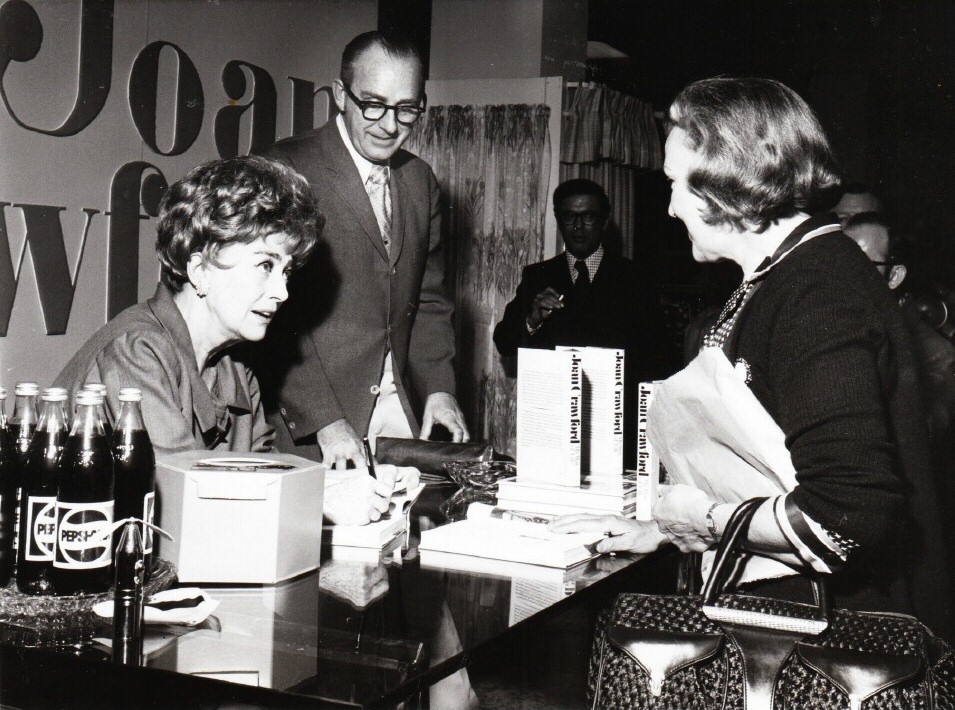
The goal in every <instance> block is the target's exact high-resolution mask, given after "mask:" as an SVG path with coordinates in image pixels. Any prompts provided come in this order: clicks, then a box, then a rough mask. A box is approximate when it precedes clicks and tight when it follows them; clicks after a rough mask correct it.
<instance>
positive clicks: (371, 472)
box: [361, 436, 378, 478]
mask: <svg viewBox="0 0 955 710" xmlns="http://www.w3.org/2000/svg"><path fill="white" fill-rule="evenodd" d="M361 443H362V444H363V445H364V447H365V463H366V464H367V465H368V475H369V476H371V477H372V478H378V476H377V475H376V474H375V462H374V459H372V456H371V444H369V443H368V437H367V436H366V437H364V438H363V439H362V440H361Z"/></svg>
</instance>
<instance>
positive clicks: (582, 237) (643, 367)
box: [494, 179, 666, 465]
mask: <svg viewBox="0 0 955 710" xmlns="http://www.w3.org/2000/svg"><path fill="white" fill-rule="evenodd" d="M554 213H555V214H556V216H557V226H558V229H560V234H561V236H562V237H563V240H564V248H565V251H564V253H563V254H558V255H557V256H555V257H554V258H553V259H548V260H547V261H542V262H540V263H537V264H531V265H529V266H526V267H525V268H524V272H523V274H522V275H521V283H520V285H518V287H517V294H516V295H515V296H514V299H513V300H512V301H511V302H510V303H508V304H507V307H506V308H505V309H504V317H503V318H502V319H501V322H500V323H498V324H497V327H496V328H495V329H494V343H495V344H496V345H497V349H498V352H500V353H501V355H504V356H506V357H510V356H513V355H515V354H516V353H517V349H518V348H519V347H521V348H544V349H553V348H554V346H556V345H569V346H579V347H583V346H596V347H603V348H622V349H624V350H625V351H626V370H625V381H626V383H627V385H626V394H627V395H628V396H627V397H626V401H625V404H624V410H625V412H627V413H632V412H633V411H634V409H633V408H634V405H635V400H636V397H635V396H634V392H635V390H636V385H637V383H638V382H641V381H646V380H652V379H656V378H659V377H661V376H663V375H664V373H663V372H661V368H662V362H663V356H662V353H663V352H664V349H663V348H664V343H665V338H666V335H665V330H664V326H663V318H662V314H661V312H660V306H659V303H658V301H657V298H656V296H655V293H654V288H653V285H652V283H651V281H650V279H649V278H648V276H647V274H646V273H645V272H644V271H643V270H642V269H640V268H639V267H638V266H637V265H636V264H635V263H634V262H633V261H631V260H630V259H627V258H624V257H622V256H618V255H617V254H615V253H613V252H611V251H608V250H606V249H605V248H604V237H605V234H606V231H607V224H608V221H609V219H610V200H609V199H608V198H607V195H606V193H605V192H604V191H603V188H601V187H600V185H598V184H597V183H595V182H593V181H591V180H583V179H577V180H568V181H566V182H563V183H561V184H560V185H558V186H557V189H556V190H554ZM628 421H630V422H632V421H633V419H632V417H628ZM634 430H635V425H632V426H631V425H628V426H627V427H626V432H627V433H628V434H632V433H633V431H634ZM633 450H634V447H633V446H631V445H629V442H626V443H625V448H624V451H625V452H627V456H626V457H625V463H626V464H628V465H632V463H633V461H632V460H631V458H632V457H631V456H630V453H631V452H632V451H633Z"/></svg>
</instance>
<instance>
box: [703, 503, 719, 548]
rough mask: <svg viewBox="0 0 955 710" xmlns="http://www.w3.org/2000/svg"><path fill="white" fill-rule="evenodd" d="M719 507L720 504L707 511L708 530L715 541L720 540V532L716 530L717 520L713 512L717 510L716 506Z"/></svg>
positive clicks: (715, 504)
mask: <svg viewBox="0 0 955 710" xmlns="http://www.w3.org/2000/svg"><path fill="white" fill-rule="evenodd" d="M718 505H719V503H714V504H713V505H711V506H710V509H709V510H708V511H706V530H707V532H709V534H710V537H712V538H713V539H714V540H717V539H719V530H717V529H716V519H715V518H714V517H713V511H714V510H716V506H718Z"/></svg>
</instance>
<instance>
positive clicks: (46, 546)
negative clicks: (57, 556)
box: [23, 496, 56, 562]
mask: <svg viewBox="0 0 955 710" xmlns="http://www.w3.org/2000/svg"><path fill="white" fill-rule="evenodd" d="M26 531H27V539H26V549H24V551H23V558H24V559H25V560H28V561H30V562H52V561H53V551H54V549H55V547H56V496H29V497H28V498H27V519H26Z"/></svg>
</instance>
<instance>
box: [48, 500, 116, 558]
mask: <svg viewBox="0 0 955 710" xmlns="http://www.w3.org/2000/svg"><path fill="white" fill-rule="evenodd" d="M112 524H113V501H111V500H108V501H99V502H95V503H69V502H63V501H57V504H56V558H55V560H54V563H53V566H54V567H57V568H60V569H96V568H99V567H106V566H108V565H109V563H110V561H111V557H112V555H111V554H110V542H111V536H110V527H111V526H112Z"/></svg>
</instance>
